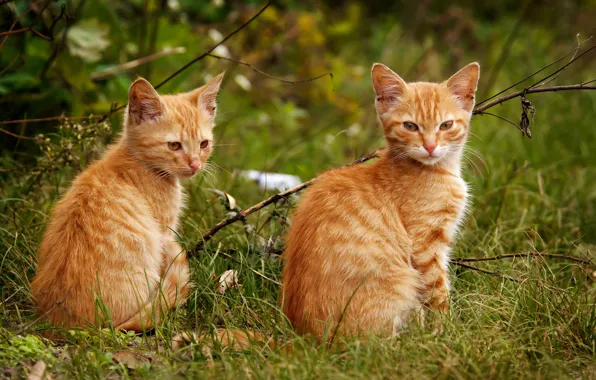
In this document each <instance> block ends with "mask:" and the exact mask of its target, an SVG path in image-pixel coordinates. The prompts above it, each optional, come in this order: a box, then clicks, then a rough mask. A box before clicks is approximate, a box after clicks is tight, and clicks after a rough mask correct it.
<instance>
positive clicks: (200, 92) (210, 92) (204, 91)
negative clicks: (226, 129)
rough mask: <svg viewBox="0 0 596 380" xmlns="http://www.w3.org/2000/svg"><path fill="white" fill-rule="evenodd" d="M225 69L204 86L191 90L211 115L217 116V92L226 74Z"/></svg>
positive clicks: (192, 95) (199, 103) (197, 100)
mask: <svg viewBox="0 0 596 380" xmlns="http://www.w3.org/2000/svg"><path fill="white" fill-rule="evenodd" d="M225 73H226V72H225V71H224V72H222V73H220V74H219V75H217V76H216V77H215V78H213V79H211V80H210V81H209V83H207V84H206V85H204V86H203V87H201V88H199V89H197V90H195V91H193V92H191V93H190V94H191V97H192V98H193V99H195V101H196V102H197V104H198V106H199V108H200V109H202V110H204V111H205V112H206V113H207V114H208V115H209V116H210V117H212V118H215V114H216V111H217V93H218V92H219V86H220V85H221V81H222V80H223V77H224V75H225Z"/></svg>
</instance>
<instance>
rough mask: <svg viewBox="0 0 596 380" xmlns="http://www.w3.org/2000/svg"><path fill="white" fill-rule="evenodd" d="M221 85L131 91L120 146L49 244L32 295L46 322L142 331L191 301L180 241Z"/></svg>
mask: <svg viewBox="0 0 596 380" xmlns="http://www.w3.org/2000/svg"><path fill="white" fill-rule="evenodd" d="M222 78H223V73H222V74H220V75H218V76H217V77H215V78H214V79H213V80H211V81H210V82H209V83H208V84H206V85H205V86H203V87H201V88H198V89H196V90H194V91H192V92H189V93H185V94H180V95H168V96H160V95H158V93H157V92H156V91H155V89H154V88H153V87H152V86H151V84H150V83H149V82H147V81H146V80H145V79H142V78H139V79H137V80H136V81H135V82H134V83H133V84H132V86H131V87H130V90H129V97H128V101H129V103H128V108H127V109H126V113H125V116H124V131H123V133H122V136H121V138H120V140H119V141H118V142H117V143H115V144H114V145H112V146H111V147H110V148H109V149H108V151H107V153H106V154H105V156H104V157H103V158H102V159H101V160H100V161H98V162H96V163H94V164H93V165H91V166H90V167H89V168H88V169H86V170H85V171H84V172H83V173H81V174H80V175H79V176H78V177H77V178H76V179H75V180H74V182H73V184H72V186H71V188H70V189H69V190H68V192H67V193H66V194H65V195H64V197H63V198H62V200H60V201H59V202H58V203H57V205H56V207H55V208H54V210H53V213H52V218H51V221H50V223H49V225H48V227H47V230H46V233H45V236H44V238H43V241H42V243H41V247H40V249H39V264H38V267H37V273H36V275H35V278H34V279H33V282H32V284H31V287H32V290H33V297H34V299H35V301H36V303H37V309H38V312H39V313H40V314H41V315H43V316H44V318H46V319H47V320H48V321H50V322H52V323H54V324H58V325H62V326H64V327H85V326H91V325H101V324H102V321H103V320H105V319H109V320H111V322H112V323H113V325H114V326H115V327H116V328H117V329H124V330H134V331H142V330H143V329H149V328H152V327H153V326H154V325H155V324H156V323H159V322H160V319H161V318H162V317H163V312H165V311H166V310H168V309H170V308H173V307H175V306H176V305H178V304H180V303H181V302H183V301H184V300H185V298H186V296H187V294H188V291H189V273H188V263H187V261H186V253H185V252H184V251H183V250H182V249H181V248H180V246H179V245H178V243H177V242H176V236H175V234H176V229H177V227H178V216H179V214H180V210H181V208H182V207H183V204H184V199H183V192H182V187H181V185H180V179H185V178H191V177H192V176H194V175H195V174H196V173H198V172H199V171H201V170H202V169H203V168H204V167H205V165H206V162H207V159H208V158H209V156H210V154H211V150H212V147H213V134H212V128H213V126H214V119H215V113H216V108H215V100H216V95H217V93H218V91H219V86H220V83H221V80H222Z"/></svg>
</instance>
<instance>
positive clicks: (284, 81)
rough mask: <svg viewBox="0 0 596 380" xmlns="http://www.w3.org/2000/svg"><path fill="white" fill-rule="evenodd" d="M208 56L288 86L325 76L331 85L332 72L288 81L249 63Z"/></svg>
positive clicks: (213, 55) (212, 55)
mask: <svg viewBox="0 0 596 380" xmlns="http://www.w3.org/2000/svg"><path fill="white" fill-rule="evenodd" d="M208 56H209V57H212V58H217V59H221V60H224V61H229V62H234V63H237V64H239V65H242V66H246V67H248V68H249V69H251V70H252V71H254V72H255V73H258V74H261V75H264V76H266V77H267V78H271V79H275V80H278V81H280V82H283V83H288V84H298V83H308V82H312V81H315V80H317V79H321V78H323V77H326V76H327V75H329V78H331V81H332V83H333V73H332V72H326V73H324V74H321V75H318V76H316V77H313V78H308V79H299V80H290V79H284V78H280V77H276V76H275V75H271V74H269V73H266V72H264V71H263V70H259V69H257V68H256V67H254V66H253V65H251V64H250V63H247V62H243V61H240V60H237V59H233V58H227V57H222V56H219V55H215V54H208Z"/></svg>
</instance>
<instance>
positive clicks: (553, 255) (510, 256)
mask: <svg viewBox="0 0 596 380" xmlns="http://www.w3.org/2000/svg"><path fill="white" fill-rule="evenodd" d="M516 257H545V258H549V259H562V260H569V261H574V262H576V263H580V264H584V265H588V264H591V263H592V260H590V259H582V258H579V257H574V256H569V255H563V254H559V253H542V252H520V253H505V254H502V255H497V256H489V257H458V258H454V259H452V260H451V261H452V262H458V263H462V262H478V261H495V260H503V259H513V258H516Z"/></svg>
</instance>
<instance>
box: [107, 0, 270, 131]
mask: <svg viewBox="0 0 596 380" xmlns="http://www.w3.org/2000/svg"><path fill="white" fill-rule="evenodd" d="M275 1H276V0H269V2H268V3H267V4H265V6H264V7H263V8H261V10H260V11H258V12H257V13H256V14H255V15H254V16H252V17H251V18H250V19H249V20H248V21H246V22H245V23H244V24H242V25H240V26H239V27H238V28H236V29H234V30H233V31H232V33H230V34H228V35H227V36H225V37H224V38H223V39H222V40H221V41H219V42H218V43H216V44H215V45H213V47H211V48H210V49H209V50H207V51H206V52H204V53H203V54H201V55H199V56H198V57H196V58H194V59H193V60H192V61H190V62H188V63H187V64H186V65H184V66H182V67H181V68H179V69H178V70H176V71H175V72H174V73H173V74H171V75H170V76H168V77H167V78H166V79H164V80H162V81H161V82H160V83H159V84H158V85H157V86H155V88H156V89H159V88H160V87H161V86H163V85H164V84H166V83H168V82H169V81H171V80H172V79H174V78H175V77H176V76H177V75H178V74H180V73H181V72H183V71H184V70H186V69H188V68H189V67H190V66H192V65H193V64H194V63H196V62H199V61H201V60H203V59H204V58H205V57H207V56H208V55H209V54H210V53H211V52H212V51H213V50H215V49H217V47H218V46H220V45H221V44H223V43H224V42H226V41H227V40H229V39H230V38H232V37H233V36H234V35H235V34H236V33H238V32H239V31H241V30H242V29H244V28H246V27H247V26H248V25H249V24H250V23H251V22H253V21H254V20H256V19H257V18H258V17H259V16H260V15H261V13H263V12H265V10H266V9H267V8H269V7H270V6H271V4H273V3H275ZM124 108H126V104H123V105H121V106H119V107H114V108H113V109H111V110H110V112H108V113H107V114H105V115H103V118H101V119H100V120H99V121H100V122H101V121H103V120H105V119H107V118H108V117H110V116H111V115H112V114H113V113H114V112H118V111H120V110H122V109H124Z"/></svg>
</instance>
